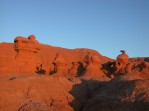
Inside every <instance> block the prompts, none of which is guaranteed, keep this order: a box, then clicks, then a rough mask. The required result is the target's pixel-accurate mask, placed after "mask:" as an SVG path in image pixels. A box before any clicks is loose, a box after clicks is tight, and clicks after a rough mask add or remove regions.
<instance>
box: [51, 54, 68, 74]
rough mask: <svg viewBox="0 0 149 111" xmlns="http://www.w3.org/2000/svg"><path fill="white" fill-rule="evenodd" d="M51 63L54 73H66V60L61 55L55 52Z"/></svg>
mask: <svg viewBox="0 0 149 111" xmlns="http://www.w3.org/2000/svg"><path fill="white" fill-rule="evenodd" d="M53 64H54V73H57V74H58V75H59V76H65V75H68V70H67V68H66V65H67V62H66V60H65V59H64V57H63V56H62V55H60V54H59V53H57V54H56V57H55V59H54V61H53Z"/></svg>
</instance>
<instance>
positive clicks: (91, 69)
mask: <svg viewBox="0 0 149 111" xmlns="http://www.w3.org/2000/svg"><path fill="white" fill-rule="evenodd" d="M85 62H86V64H87V65H86V67H85V74H84V76H86V77H101V76H105V74H104V73H103V72H102V71H101V61H100V59H99V57H98V56H97V55H94V56H91V55H89V54H88V55H87V56H86V58H85Z"/></svg>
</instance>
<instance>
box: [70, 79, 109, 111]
mask: <svg viewBox="0 0 149 111" xmlns="http://www.w3.org/2000/svg"><path fill="white" fill-rule="evenodd" d="M79 79H80V81H81V82H80V84H75V85H74V86H73V87H72V90H71V91H70V92H69V93H70V94H71V95H72V96H73V97H74V98H75V99H74V100H73V101H72V102H71V103H69V104H70V106H71V107H73V108H74V111H82V110H83V108H84V107H85V105H86V103H87V100H88V99H89V98H91V96H92V94H93V92H94V91H96V90H97V89H100V88H101V87H103V86H104V84H105V83H107V82H100V81H98V80H91V79H90V80H86V79H83V78H79ZM68 80H69V81H71V82H74V81H76V78H69V79H68Z"/></svg>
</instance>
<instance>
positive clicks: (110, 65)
mask: <svg viewBox="0 0 149 111" xmlns="http://www.w3.org/2000/svg"><path fill="white" fill-rule="evenodd" d="M114 65H115V62H111V61H109V62H107V63H104V64H102V70H105V71H106V72H104V73H105V74H106V75H107V76H110V75H111V74H114V72H115V68H114Z"/></svg>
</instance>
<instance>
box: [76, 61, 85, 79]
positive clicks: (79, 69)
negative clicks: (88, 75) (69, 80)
mask: <svg viewBox="0 0 149 111" xmlns="http://www.w3.org/2000/svg"><path fill="white" fill-rule="evenodd" d="M78 64H79V67H78V69H77V75H78V76H81V75H82V74H83V73H84V72H85V68H84V66H83V64H82V62H80V61H79V62H78Z"/></svg>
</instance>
